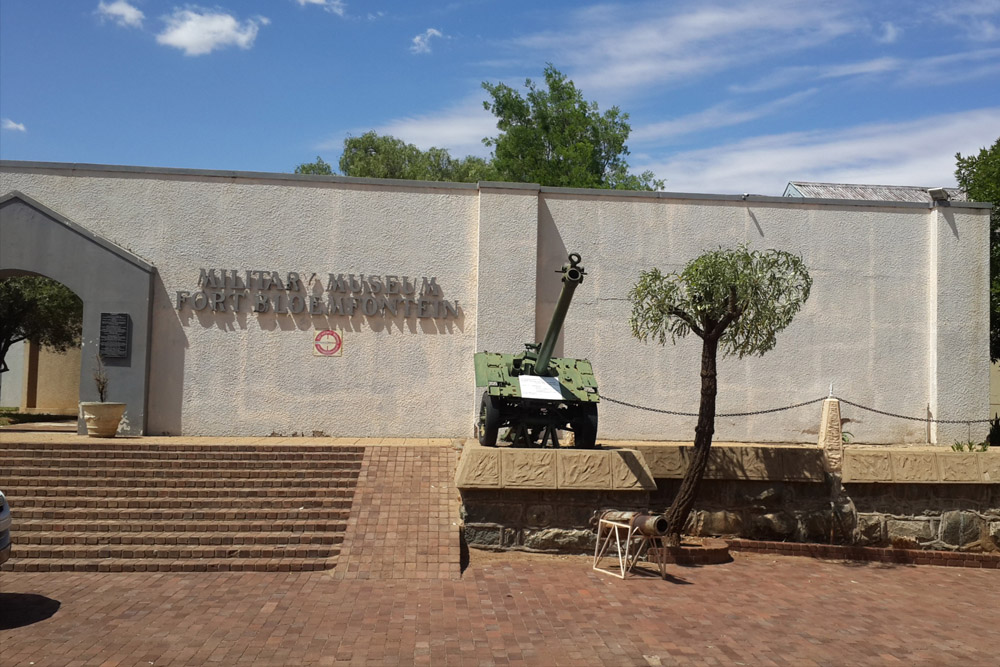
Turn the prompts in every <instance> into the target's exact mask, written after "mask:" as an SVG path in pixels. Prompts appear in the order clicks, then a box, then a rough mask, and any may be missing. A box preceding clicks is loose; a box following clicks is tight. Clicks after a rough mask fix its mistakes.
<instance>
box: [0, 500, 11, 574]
mask: <svg viewBox="0 0 1000 667" xmlns="http://www.w3.org/2000/svg"><path fill="white" fill-rule="evenodd" d="M8 558H10V505H8V504H7V498H6V496H4V495H3V491H0V563H4V562H6V560H7V559H8Z"/></svg>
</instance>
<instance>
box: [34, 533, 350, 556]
mask: <svg viewBox="0 0 1000 667" xmlns="http://www.w3.org/2000/svg"><path fill="white" fill-rule="evenodd" d="M343 541H344V534H343V533H342V532H333V531H309V532H297V533H296V532H264V531H259V532H255V533H251V532H230V533H225V532H218V531H213V532H202V533H197V532H190V531H187V532H176V533H166V532H155V533H154V532H145V533H136V532H131V533H116V532H98V531H83V532H67V531H22V532H19V533H18V536H17V553H18V555H20V554H21V547H22V546H24V545H29V544H30V545H58V544H65V545H91V546H96V545H111V544H131V545H148V546H152V545H161V546H165V545H176V546H189V545H196V546H197V545H201V546H226V545H290V544H291V545H335V544H341V543H342V542H343Z"/></svg>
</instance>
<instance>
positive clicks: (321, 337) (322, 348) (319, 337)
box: [315, 329, 344, 357]
mask: <svg viewBox="0 0 1000 667" xmlns="http://www.w3.org/2000/svg"><path fill="white" fill-rule="evenodd" d="M315 345H316V353H317V354H321V355H323V356H324V357H334V356H336V355H337V354H338V353H340V350H341V348H343V346H344V340H343V339H342V338H341V337H340V334H339V333H337V332H336V331H334V330H333V329H324V330H323V331H320V332H319V333H318V334H316V340H315Z"/></svg>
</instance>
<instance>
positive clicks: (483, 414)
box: [477, 391, 500, 447]
mask: <svg viewBox="0 0 1000 667" xmlns="http://www.w3.org/2000/svg"><path fill="white" fill-rule="evenodd" d="M477 429H478V433H479V444H480V445H482V446H483V447H496V446H497V434H499V432H500V409H499V408H497V405H496V401H495V400H494V398H493V397H492V396H490V392H488V391H484V392H483V400H482V402H481V403H480V405H479V423H478V424H477Z"/></svg>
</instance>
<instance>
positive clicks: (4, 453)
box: [0, 445, 364, 461]
mask: <svg viewBox="0 0 1000 667" xmlns="http://www.w3.org/2000/svg"><path fill="white" fill-rule="evenodd" d="M363 455H364V454H363V452H361V451H341V450H334V451H312V450H310V451H296V450H291V451H289V450H281V451H268V452H261V451H253V452H245V451H230V450H227V451H217V450H205V449H203V448H198V449H192V450H190V451H163V450H152V451H140V450H134V449H128V450H95V449H55V450H40V449H39V450H32V449H26V448H24V447H22V446H20V445H12V446H9V447H3V446H0V458H3V459H4V460H7V459H11V458H27V459H37V458H38V457H39V456H43V457H45V459H46V460H53V459H98V460H101V459H145V460H150V461H190V460H196V461H202V460H214V461H360V460H361V458H362V457H363Z"/></svg>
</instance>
